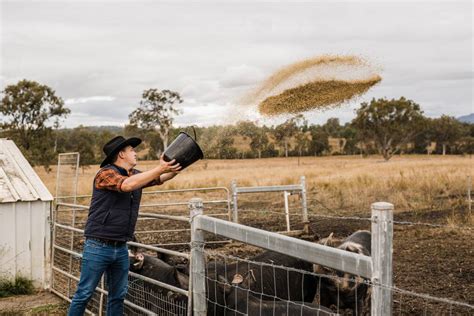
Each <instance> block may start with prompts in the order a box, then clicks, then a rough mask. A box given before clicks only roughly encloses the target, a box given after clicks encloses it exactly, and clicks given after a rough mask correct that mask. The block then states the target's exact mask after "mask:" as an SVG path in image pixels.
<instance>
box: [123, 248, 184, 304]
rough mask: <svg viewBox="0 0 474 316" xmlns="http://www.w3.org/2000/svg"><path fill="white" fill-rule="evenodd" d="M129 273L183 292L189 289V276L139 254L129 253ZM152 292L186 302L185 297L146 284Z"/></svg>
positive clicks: (162, 262) (159, 261) (158, 260)
mask: <svg viewBox="0 0 474 316" xmlns="http://www.w3.org/2000/svg"><path fill="white" fill-rule="evenodd" d="M129 262H130V271H132V272H135V273H138V274H140V275H143V276H145V277H148V278H151V279H153V280H157V281H160V282H163V283H166V284H169V285H172V286H175V287H178V288H181V289H184V290H188V288H189V276H188V275H186V274H184V273H182V272H180V271H179V270H178V269H177V268H176V267H174V266H172V265H169V264H167V263H166V262H164V261H162V260H160V259H158V258H156V257H153V256H149V255H146V254H143V253H141V252H135V253H134V252H129ZM147 287H148V288H149V289H151V290H153V291H154V292H157V293H160V294H163V295H165V296H167V297H169V298H172V299H177V300H187V296H185V295H181V294H179V293H176V292H173V291H171V290H168V289H165V288H163V287H160V286H158V285H155V284H150V283H147Z"/></svg>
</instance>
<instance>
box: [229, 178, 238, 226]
mask: <svg viewBox="0 0 474 316" xmlns="http://www.w3.org/2000/svg"><path fill="white" fill-rule="evenodd" d="M231 187H232V204H233V206H234V213H233V215H234V216H233V220H234V223H238V222H239V210H238V207H237V181H236V180H232V184H231Z"/></svg>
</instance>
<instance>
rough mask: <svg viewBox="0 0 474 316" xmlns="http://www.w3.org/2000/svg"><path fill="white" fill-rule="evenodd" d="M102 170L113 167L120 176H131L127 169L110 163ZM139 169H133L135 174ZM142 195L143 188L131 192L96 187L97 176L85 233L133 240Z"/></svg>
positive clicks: (89, 235)
mask: <svg viewBox="0 0 474 316" xmlns="http://www.w3.org/2000/svg"><path fill="white" fill-rule="evenodd" d="M103 169H114V170H116V171H117V172H119V173H120V174H121V175H123V176H128V173H127V171H126V170H125V169H123V168H121V167H118V166H115V165H107V166H105V167H104V168H103ZM139 172H140V171H138V170H135V169H134V170H133V174H137V173H139ZM141 197H142V189H141V188H140V189H137V190H135V191H132V192H118V191H112V190H107V189H100V190H99V189H96V187H95V178H94V183H93V185H92V199H91V205H90V207H89V216H88V218H87V223H86V228H85V231H84V236H86V237H96V238H104V239H110V240H118V241H128V240H132V238H133V233H134V232H135V224H136V223H137V218H138V208H139V207H140V200H141Z"/></svg>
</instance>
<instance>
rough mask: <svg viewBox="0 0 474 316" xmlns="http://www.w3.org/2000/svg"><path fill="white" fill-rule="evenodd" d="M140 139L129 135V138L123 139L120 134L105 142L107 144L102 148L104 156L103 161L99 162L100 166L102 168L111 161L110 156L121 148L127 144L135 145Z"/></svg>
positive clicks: (138, 143) (139, 142)
mask: <svg viewBox="0 0 474 316" xmlns="http://www.w3.org/2000/svg"><path fill="white" fill-rule="evenodd" d="M141 142H142V140H141V139H140V138H137V137H131V138H129V139H125V138H124V137H122V136H117V137H114V138H112V139H111V140H109V141H108V142H107V144H105V145H104V148H102V150H103V151H104V153H105V155H106V157H105V159H104V161H102V163H101V164H100V167H101V168H102V167H103V166H105V165H108V164H109V163H111V162H112V161H111V160H112V158H113V157H114V156H115V155H116V154H117V153H118V152H119V151H120V150H121V149H123V148H125V147H127V146H129V145H130V146H132V147H137V146H138V145H140V144H141Z"/></svg>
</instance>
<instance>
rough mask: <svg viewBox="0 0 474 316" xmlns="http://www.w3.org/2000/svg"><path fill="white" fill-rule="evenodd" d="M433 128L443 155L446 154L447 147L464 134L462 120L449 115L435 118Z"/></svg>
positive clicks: (435, 139) (435, 138)
mask: <svg viewBox="0 0 474 316" xmlns="http://www.w3.org/2000/svg"><path fill="white" fill-rule="evenodd" d="M432 129H433V136H434V141H435V142H436V143H437V144H439V145H441V147H442V153H443V156H444V155H446V147H447V146H453V145H454V143H455V142H456V141H458V140H459V139H460V138H461V137H462V134H463V133H462V132H463V130H462V129H463V126H462V124H461V122H459V121H458V120H456V119H455V118H454V117H452V116H447V115H442V116H441V117H440V118H437V119H434V120H433V124H432Z"/></svg>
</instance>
